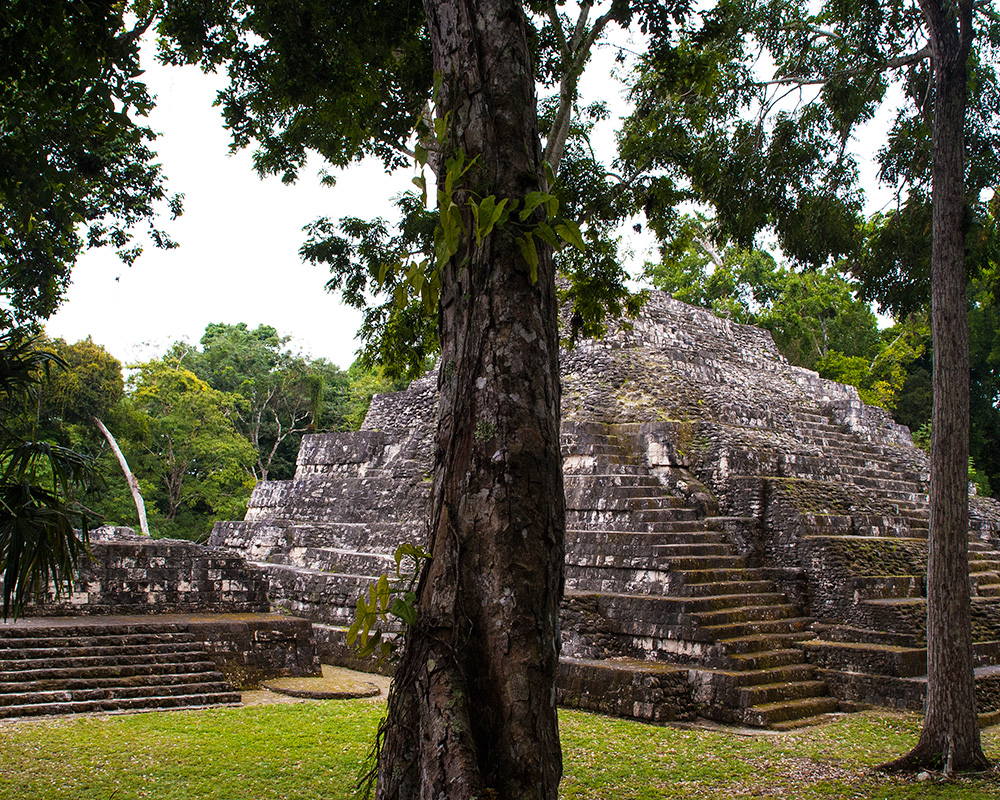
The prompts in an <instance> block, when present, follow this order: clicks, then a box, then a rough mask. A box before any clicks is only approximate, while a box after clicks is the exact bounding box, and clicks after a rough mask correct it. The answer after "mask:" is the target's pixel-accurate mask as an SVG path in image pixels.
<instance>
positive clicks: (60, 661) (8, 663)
mask: <svg viewBox="0 0 1000 800" xmlns="http://www.w3.org/2000/svg"><path fill="white" fill-rule="evenodd" d="M204 659H205V650H204V648H199V649H197V650H188V651H183V652H180V651H178V652H169V653H158V654H150V655H147V654H143V653H131V654H124V653H123V654H119V655H103V656H102V655H89V656H87V655H84V656H65V657H62V658H56V657H47V658H41V657H39V658H27V659H25V658H6V659H4V660H3V661H2V662H0V665H2V667H3V672H5V673H7V672H12V673H13V672H20V671H25V670H29V669H32V668H33V667H36V666H39V664H38V662H39V661H42V662H43V663H44V665H45V667H46V668H49V669H60V670H61V669H89V668H91V667H103V666H111V665H115V666H122V665H133V664H148V663H150V662H155V663H161V664H190V663H197V662H201V661H204Z"/></svg>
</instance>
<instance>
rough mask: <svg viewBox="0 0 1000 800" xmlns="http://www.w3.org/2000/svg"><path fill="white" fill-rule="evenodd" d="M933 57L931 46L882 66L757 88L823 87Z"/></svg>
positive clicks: (785, 80) (777, 81) (776, 80)
mask: <svg viewBox="0 0 1000 800" xmlns="http://www.w3.org/2000/svg"><path fill="white" fill-rule="evenodd" d="M930 57H931V49H930V47H929V46H924V47H921V48H920V49H919V50H917V51H915V52H913V53H908V54H906V55H905V56H897V57H896V58H888V59H886V60H885V61H883V62H882V63H881V64H873V65H869V66H864V67H853V68H851V69H844V70H838V71H836V72H831V73H830V74H829V75H826V76H823V77H819V78H808V79H807V78H796V77H794V76H787V77H781V78H774V79H773V80H769V81H760V82H758V83H755V84H754V85H755V86H759V87H764V86H823V85H825V84H827V83H829V82H830V81H832V80H834V79H835V78H852V77H856V76H858V75H866V74H868V73H870V72H872V71H873V70H875V71H880V72H886V71H887V70H890V69H899V68H900V67H906V66H909V65H910V64H917V63H919V62H921V61H925V60H927V59H928V58H930Z"/></svg>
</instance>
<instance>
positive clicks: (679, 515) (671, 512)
mask: <svg viewBox="0 0 1000 800" xmlns="http://www.w3.org/2000/svg"><path fill="white" fill-rule="evenodd" d="M631 516H632V519H634V520H635V521H636V522H637V523H639V524H640V525H641V524H642V523H662V522H677V521H679V520H693V519H697V518H698V512H697V511H695V510H694V509H693V508H684V507H681V506H678V507H671V508H643V509H638V510H635V511H633V512H632V515H631ZM567 517H568V515H567Z"/></svg>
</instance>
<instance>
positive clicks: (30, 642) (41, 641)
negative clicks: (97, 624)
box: [0, 628, 195, 659]
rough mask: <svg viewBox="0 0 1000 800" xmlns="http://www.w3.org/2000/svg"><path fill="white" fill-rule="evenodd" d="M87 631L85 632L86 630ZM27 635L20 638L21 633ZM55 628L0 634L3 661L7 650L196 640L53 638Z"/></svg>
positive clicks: (181, 636) (190, 638)
mask: <svg viewBox="0 0 1000 800" xmlns="http://www.w3.org/2000/svg"><path fill="white" fill-rule="evenodd" d="M83 630H85V629H83ZM22 632H23V633H24V634H26V635H20V634H21V633H22ZM52 634H53V629H52V628H43V629H41V630H39V631H31V632H29V630H28V629H20V630H19V629H13V630H9V631H3V634H0V659H2V658H5V657H6V656H5V653H6V652H7V651H8V650H65V649H67V648H76V649H82V648H94V647H96V648H100V647H109V646H111V647H120V646H122V645H123V644H124V645H128V646H131V647H144V646H147V645H150V646H152V645H164V644H175V645H181V644H188V645H189V644H190V643H191V642H194V641H195V637H194V635H193V634H190V633H177V632H172V633H134V634H125V635H112V634H102V635H97V636H90V635H86V634H84V633H81V634H79V635H74V636H54V635H52Z"/></svg>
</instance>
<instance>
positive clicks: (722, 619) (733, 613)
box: [694, 595, 798, 627]
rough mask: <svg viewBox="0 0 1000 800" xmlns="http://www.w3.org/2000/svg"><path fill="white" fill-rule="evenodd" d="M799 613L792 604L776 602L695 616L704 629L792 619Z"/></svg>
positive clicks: (740, 606) (705, 612) (729, 608)
mask: <svg viewBox="0 0 1000 800" xmlns="http://www.w3.org/2000/svg"><path fill="white" fill-rule="evenodd" d="M781 597H782V598H783V597H784V596H783V595H782V596H781ZM797 611H798V609H797V608H796V607H795V606H794V605H792V604H790V603H779V602H775V603H770V604H767V605H736V606H732V607H727V608H725V609H721V610H717V611H700V612H694V616H695V618H696V619H697V621H698V623H699V624H700V625H701V626H702V627H710V626H716V625H727V624H731V623H735V622H751V621H753V622H758V621H764V620H780V619H791V618H793V617H795V615H796V613H797Z"/></svg>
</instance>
